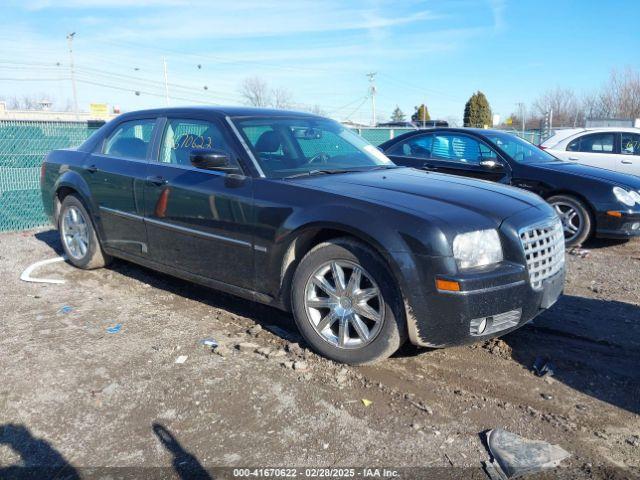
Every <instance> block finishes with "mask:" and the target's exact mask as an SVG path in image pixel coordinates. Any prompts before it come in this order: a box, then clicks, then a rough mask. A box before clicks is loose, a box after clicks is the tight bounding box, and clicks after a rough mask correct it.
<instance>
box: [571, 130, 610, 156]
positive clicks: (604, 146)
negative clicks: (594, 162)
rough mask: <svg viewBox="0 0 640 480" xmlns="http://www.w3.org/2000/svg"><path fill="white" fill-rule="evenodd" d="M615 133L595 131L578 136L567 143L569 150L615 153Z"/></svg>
mask: <svg viewBox="0 0 640 480" xmlns="http://www.w3.org/2000/svg"><path fill="white" fill-rule="evenodd" d="M614 136H615V135H614V134H613V133H594V134H591V135H585V136H583V137H580V138H576V139H575V140H573V141H571V142H570V143H569V145H567V151H569V152H585V153H613V143H614Z"/></svg>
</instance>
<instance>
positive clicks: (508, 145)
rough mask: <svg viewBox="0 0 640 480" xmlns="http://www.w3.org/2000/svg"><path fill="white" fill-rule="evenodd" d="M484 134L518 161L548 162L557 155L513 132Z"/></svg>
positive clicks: (555, 160) (552, 160)
mask: <svg viewBox="0 0 640 480" xmlns="http://www.w3.org/2000/svg"><path fill="white" fill-rule="evenodd" d="M484 136H485V137H486V138H487V139H488V140H489V141H490V142H491V143H493V144H494V145H495V146H497V147H500V148H501V149H502V150H504V151H505V153H506V154H507V155H509V156H510V157H511V158H513V160H515V161H516V162H518V163H548V162H557V161H559V160H558V159H557V158H556V157H554V156H553V155H551V154H550V153H547V152H545V151H544V150H542V149H540V148H538V147H536V146H535V145H533V144H532V143H529V142H527V141H526V140H523V139H521V138H520V137H518V136H516V135H514V134H511V133H499V132H491V133H486V134H484Z"/></svg>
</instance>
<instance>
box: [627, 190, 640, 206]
mask: <svg viewBox="0 0 640 480" xmlns="http://www.w3.org/2000/svg"><path fill="white" fill-rule="evenodd" d="M629 195H631V196H632V197H633V199H634V200H635V201H636V203H637V204H638V205H640V193H639V192H636V191H635V190H631V191H630V192H629Z"/></svg>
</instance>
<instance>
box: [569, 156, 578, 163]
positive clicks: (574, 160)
mask: <svg viewBox="0 0 640 480" xmlns="http://www.w3.org/2000/svg"><path fill="white" fill-rule="evenodd" d="M569 160H571V161H573V162H577V161H578V158H577V157H569Z"/></svg>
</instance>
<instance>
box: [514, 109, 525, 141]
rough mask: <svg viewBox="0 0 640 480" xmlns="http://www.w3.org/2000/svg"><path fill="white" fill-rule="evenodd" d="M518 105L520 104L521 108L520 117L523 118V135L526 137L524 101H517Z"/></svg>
mask: <svg viewBox="0 0 640 480" xmlns="http://www.w3.org/2000/svg"><path fill="white" fill-rule="evenodd" d="M516 105H518V108H519V109H520V118H522V137H523V138H524V126H525V119H524V113H525V112H524V103H522V102H520V103H517V104H516Z"/></svg>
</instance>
